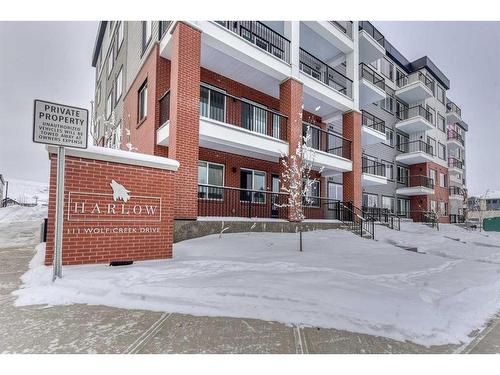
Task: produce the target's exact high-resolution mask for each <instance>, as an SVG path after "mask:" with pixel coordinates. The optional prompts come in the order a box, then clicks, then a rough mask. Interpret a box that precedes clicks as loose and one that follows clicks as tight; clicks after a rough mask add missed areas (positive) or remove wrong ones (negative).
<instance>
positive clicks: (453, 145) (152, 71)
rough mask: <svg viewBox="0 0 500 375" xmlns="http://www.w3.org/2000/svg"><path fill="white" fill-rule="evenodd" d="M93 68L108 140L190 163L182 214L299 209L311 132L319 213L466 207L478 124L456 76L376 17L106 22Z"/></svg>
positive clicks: (179, 190) (313, 206)
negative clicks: (286, 175)
mask: <svg viewBox="0 0 500 375" xmlns="http://www.w3.org/2000/svg"><path fill="white" fill-rule="evenodd" d="M111 60H113V61H111ZM92 64H93V66H94V67H96V96H95V111H94V112H95V118H96V119H98V121H96V124H97V125H96V126H97V129H96V134H99V137H98V139H99V141H98V142H99V144H103V145H107V146H109V147H120V148H128V149H134V150H136V151H137V152H141V153H147V154H154V155H161V156H168V157H171V158H174V159H176V160H178V161H179V162H180V168H179V171H178V178H177V179H176V185H175V198H174V199H176V202H177V203H176V213H175V217H176V218H178V219H196V218H197V217H199V216H218V217H221V216H223V217H226V216H249V217H254V216H257V217H264V218H285V219H293V218H291V217H290V215H291V214H290V210H287V209H285V208H284V207H283V202H284V201H286V196H285V194H283V193H282V192H281V188H282V181H281V178H280V176H281V174H282V172H283V166H282V163H281V158H282V157H283V156H284V155H291V154H294V153H295V150H296V148H297V145H298V144H299V142H302V137H303V135H305V134H306V133H308V134H309V141H308V142H309V146H310V147H312V148H313V149H315V151H316V152H315V155H314V169H315V170H314V171H313V173H312V177H313V178H315V179H317V182H315V183H314V185H313V188H312V191H311V195H312V197H311V198H312V199H311V200H310V202H309V203H308V204H307V207H306V210H305V211H306V212H305V213H306V217H307V218H311V219H330V218H335V215H336V214H338V212H337V211H336V210H335V209H332V207H334V206H335V205H334V203H335V202H339V201H342V202H350V203H351V204H352V205H353V206H354V207H358V208H363V211H364V212H365V213H369V212H371V213H375V212H377V211H379V212H380V210H382V209H386V210H387V211H390V212H392V213H394V214H397V215H400V216H404V217H411V218H413V219H414V220H424V216H425V215H426V214H427V213H428V212H430V211H432V212H436V213H438V215H439V220H440V221H442V222H448V221H449V218H450V217H451V216H449V215H454V214H455V215H460V213H461V210H462V206H461V205H460V202H459V199H456V198H453V199H454V200H455V201H456V204H453V205H452V204H451V202H452V197H454V196H463V194H464V192H465V189H464V188H465V171H464V160H465V149H464V147H465V142H464V140H465V132H466V131H467V125H466V124H465V122H464V121H463V120H462V118H461V113H458V114H457V111H458V112H460V109H459V107H458V106H456V105H455V104H454V103H452V102H451V101H449V100H448V99H447V97H446V90H448V89H449V88H450V81H449V79H448V78H447V77H446V76H445V74H444V73H443V72H441V71H440V70H439V68H437V67H436V66H435V65H434V63H433V62H432V61H431V60H430V59H429V58H428V57H427V56H425V57H422V58H420V59H418V60H416V61H413V62H410V61H408V60H407V59H406V58H405V57H404V56H402V54H401V53H399V52H398V51H397V49H396V48H395V47H394V46H392V45H391V44H390V43H389V42H388V41H387V40H385V38H384V36H383V35H382V34H381V33H380V32H379V31H378V30H377V29H376V28H375V27H373V25H372V24H371V23H369V22H367V21H360V22H357V21H354V22H351V21H318V22H315V21H304V22H302V21H300V22H299V21H271V22H264V21H263V22H259V21H193V22H188V21H185V22H184V21H183V22H172V21H159V22H153V21H144V22H140V21H138V22H134V21H131V22H101V23H100V25H99V30H98V36H97V39H96V44H95V48H94V53H93V58H92ZM113 113H114V115H115V122H116V124H119V127H118V131H117V132H116V134H119V135H115V134H113V135H110V134H111V133H110V132H109V131H107V130H106V125H107V124H109V120H110V118H111V117H112V114H113ZM459 162H460V163H459ZM450 165H451V166H450ZM452 188H453V189H456V190H453V193H456V194H452V193H451V192H452Z"/></svg>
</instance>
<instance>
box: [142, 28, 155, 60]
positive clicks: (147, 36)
mask: <svg viewBox="0 0 500 375" xmlns="http://www.w3.org/2000/svg"><path fill="white" fill-rule="evenodd" d="M152 28H153V22H152V21H142V53H144V51H146V47H147V46H148V44H149V41H150V40H151V30H152Z"/></svg>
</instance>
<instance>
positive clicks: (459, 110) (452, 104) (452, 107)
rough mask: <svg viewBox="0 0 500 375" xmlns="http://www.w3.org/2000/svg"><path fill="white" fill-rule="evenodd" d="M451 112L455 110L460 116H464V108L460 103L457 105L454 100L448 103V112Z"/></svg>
mask: <svg viewBox="0 0 500 375" xmlns="http://www.w3.org/2000/svg"><path fill="white" fill-rule="evenodd" d="M451 112H455V113H456V114H457V115H458V117H460V118H461V117H462V110H461V109H460V107H459V106H458V105H456V104H455V103H453V102H452V101H450V102H448V103H446V113H451Z"/></svg>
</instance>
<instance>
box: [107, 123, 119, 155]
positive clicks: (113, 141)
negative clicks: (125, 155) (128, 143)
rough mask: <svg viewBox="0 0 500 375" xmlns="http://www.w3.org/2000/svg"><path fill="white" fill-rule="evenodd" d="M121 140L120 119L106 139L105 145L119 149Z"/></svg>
mask: <svg viewBox="0 0 500 375" xmlns="http://www.w3.org/2000/svg"><path fill="white" fill-rule="evenodd" d="M121 141H122V122H121V121H120V122H119V123H118V125H117V126H116V128H115V130H114V131H113V134H111V135H110V137H109V138H108V140H107V146H108V147H110V148H114V149H117V150H119V149H120V145H121Z"/></svg>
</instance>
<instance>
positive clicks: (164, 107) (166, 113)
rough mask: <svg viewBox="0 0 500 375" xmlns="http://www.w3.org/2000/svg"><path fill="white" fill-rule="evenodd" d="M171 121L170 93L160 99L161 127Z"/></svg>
mask: <svg viewBox="0 0 500 375" xmlns="http://www.w3.org/2000/svg"><path fill="white" fill-rule="evenodd" d="M168 120H170V91H167V92H166V93H165V94H164V95H163V96H162V97H161V98H160V126H162V125H163V124H165V123H166V122H167V121H168Z"/></svg>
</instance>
